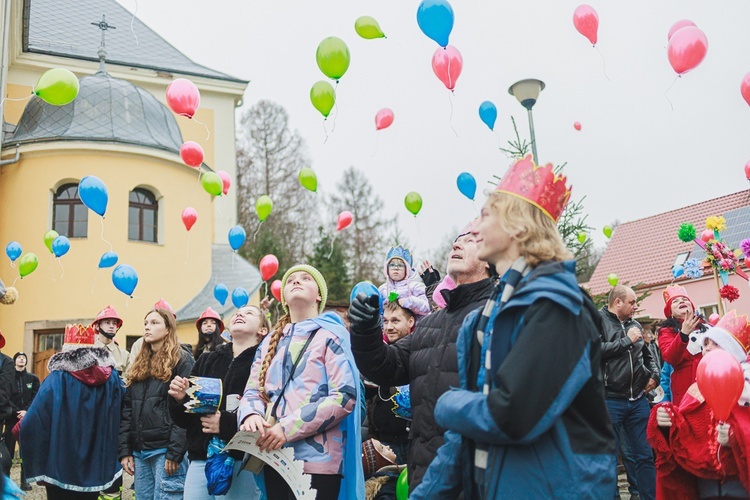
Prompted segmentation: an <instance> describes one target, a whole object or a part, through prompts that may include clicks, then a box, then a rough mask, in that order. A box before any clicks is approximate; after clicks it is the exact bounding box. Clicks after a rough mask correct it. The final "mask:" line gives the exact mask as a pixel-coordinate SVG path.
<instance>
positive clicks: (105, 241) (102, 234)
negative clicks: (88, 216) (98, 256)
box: [99, 217, 112, 252]
mask: <svg viewBox="0 0 750 500" xmlns="http://www.w3.org/2000/svg"><path fill="white" fill-rule="evenodd" d="M101 221H102V232H101V234H100V235H99V237H100V238H101V239H102V241H103V242H104V243H106V244H107V245H109V251H110V252H111V251H112V243H110V242H109V241H107V240H106V239H105V238H104V217H102V219H101Z"/></svg>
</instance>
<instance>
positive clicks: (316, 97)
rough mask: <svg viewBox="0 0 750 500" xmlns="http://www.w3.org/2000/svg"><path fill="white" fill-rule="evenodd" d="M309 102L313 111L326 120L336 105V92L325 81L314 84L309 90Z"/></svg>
mask: <svg viewBox="0 0 750 500" xmlns="http://www.w3.org/2000/svg"><path fill="white" fill-rule="evenodd" d="M310 102H312V105H313V106H315V109H317V110H318V111H320V114H322V115H323V116H325V117H326V118H328V115H329V114H330V113H331V110H332V109H333V105H334V104H335V103H336V91H335V90H333V85H331V84H330V83H328V82H326V81H325V80H320V81H319V82H315V83H314V84H313V86H312V88H311V89H310Z"/></svg>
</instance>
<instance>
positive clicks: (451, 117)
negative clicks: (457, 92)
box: [448, 90, 458, 137]
mask: <svg viewBox="0 0 750 500" xmlns="http://www.w3.org/2000/svg"><path fill="white" fill-rule="evenodd" d="M453 95H454V94H453V91H452V90H451V92H450V94H448V102H450V105H451V114H450V116H449V117H448V125H450V127H451V130H452V131H453V133H454V134H456V137H458V132H456V129H455V128H453Z"/></svg>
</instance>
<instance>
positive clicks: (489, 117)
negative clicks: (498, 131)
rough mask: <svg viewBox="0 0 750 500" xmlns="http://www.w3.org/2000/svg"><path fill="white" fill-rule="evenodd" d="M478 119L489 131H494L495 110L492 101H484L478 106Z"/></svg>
mask: <svg viewBox="0 0 750 500" xmlns="http://www.w3.org/2000/svg"><path fill="white" fill-rule="evenodd" d="M479 118H481V119H482V121H483V122H484V124H485V125H487V126H488V127H489V129H490V130H495V120H497V108H496V107H495V105H494V104H493V103H492V101H484V102H483V103H482V104H480V105H479Z"/></svg>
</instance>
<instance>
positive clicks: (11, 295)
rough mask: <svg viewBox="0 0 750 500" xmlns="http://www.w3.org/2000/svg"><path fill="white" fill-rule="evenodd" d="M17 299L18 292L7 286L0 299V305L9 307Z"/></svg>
mask: <svg viewBox="0 0 750 500" xmlns="http://www.w3.org/2000/svg"><path fill="white" fill-rule="evenodd" d="M17 299H18V290H16V289H15V288H14V287H12V286H9V287H8V288H7V289H6V290H5V293H4V294H3V296H2V297H0V304H4V305H6V306H9V305H11V304H12V303H14V302H15V301H16V300H17Z"/></svg>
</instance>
